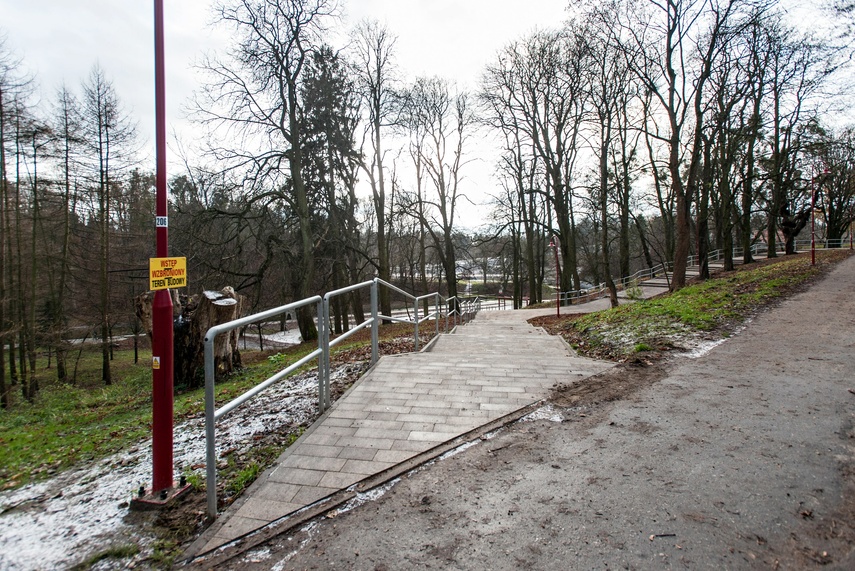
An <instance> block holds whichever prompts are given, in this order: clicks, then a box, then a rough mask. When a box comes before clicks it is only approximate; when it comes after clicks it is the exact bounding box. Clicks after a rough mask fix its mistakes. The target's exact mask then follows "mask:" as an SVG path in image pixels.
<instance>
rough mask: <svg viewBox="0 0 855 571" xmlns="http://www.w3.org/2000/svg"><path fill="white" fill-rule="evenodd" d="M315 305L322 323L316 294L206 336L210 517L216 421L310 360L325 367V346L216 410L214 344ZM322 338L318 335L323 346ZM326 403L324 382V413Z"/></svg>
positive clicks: (223, 325) (213, 508) (213, 499)
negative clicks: (236, 332)
mask: <svg viewBox="0 0 855 571" xmlns="http://www.w3.org/2000/svg"><path fill="white" fill-rule="evenodd" d="M312 304H315V305H316V306H317V316H318V321H319V322H320V321H321V319H320V318H321V316H322V315H323V300H322V299H321V297H320V296H318V295H316V296H314V297H310V298H308V299H304V300H300V301H296V302H294V303H289V304H287V305H283V306H280V307H276V308H273V309H268V310H267V311H262V312H260V313H256V314H253V315H249V316H247V317H242V318H240V319H235V320H233V321H229V322H227V323H221V324H220V325H214V326H213V327H211V328H210V329H208V331H207V333H205V343H204V345H205V444H206V450H205V471H206V478H207V484H206V487H207V496H208V497H207V500H208V514H209V515H210V516H212V517H216V516H217V449H216V448H217V446H216V427H215V424H216V421H217V420H219V419H221V418H223V417H224V416H226V415H227V414H229V413H230V412H231V411H233V410H234V409H236V408H237V407H239V406H240V405H242V404H243V403H245V402H246V401H248V400H249V399H251V398H252V397H254V396H255V395H257V394H258V393H260V392H261V391H263V390H264V389H266V388H267V387H269V386H270V385H272V384H273V383H275V382H276V381H278V380H280V379H282V378H283V377H285V376H287V375H289V374H290V373H292V372H294V371H296V370H297V369H298V368H300V367H302V366H303V365H305V364H306V363H308V362H309V361H311V360H312V359H314V358H316V357H317V358H318V367H319V368H320V367H322V360H323V359H322V358H323V351H322V347H320V346H319V347H318V349H316V350H314V351H312V352H311V353H309V354H308V355H306V356H305V357H303V358H302V359H300V360H299V361H297V362H296V363H293V364H291V365H290V366H288V367H286V368H285V369H283V370H282V371H279V372H278V373H276V374H275V375H273V376H271V377H269V378H268V379H266V380H264V381H262V382H261V383H259V384H258V385H256V386H255V387H253V388H252V389H250V390H248V391H247V392H245V393H243V394H242V395H240V396H239V397H237V398H235V399H233V400H231V401H230V402H228V403H227V404H225V405H223V406H222V407H220V408H219V409H217V410H214V405H215V404H216V402H215V400H214V380H215V376H216V369H215V366H216V363H215V362H214V342H215V340H216V338H217V335H220V334H221V333H226V332H229V331H232V330H233V329H236V328H238V327H242V326H244V325H249V324H250V323H255V322H256V321H263V320H267V319H271V318H273V317H277V316H279V315H282V314H283V313H286V312H289V311H293V310H296V309H299V308H301V307H305V306H307V305H312ZM320 337H321V336H320V335H318V338H319V343H320V342H321V341H320ZM322 407H323V400H322V393H321V388H320V379H319V383H318V408H319V409H321V410H323V408H322Z"/></svg>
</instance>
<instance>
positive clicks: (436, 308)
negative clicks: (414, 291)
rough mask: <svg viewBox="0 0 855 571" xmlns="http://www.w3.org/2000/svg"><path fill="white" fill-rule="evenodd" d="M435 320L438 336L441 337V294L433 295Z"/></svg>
mask: <svg viewBox="0 0 855 571" xmlns="http://www.w3.org/2000/svg"><path fill="white" fill-rule="evenodd" d="M433 308H434V319H435V320H436V336H437V337H438V336H439V316H440V315H442V312H441V311H440V309H439V294H438V293H435V294H433Z"/></svg>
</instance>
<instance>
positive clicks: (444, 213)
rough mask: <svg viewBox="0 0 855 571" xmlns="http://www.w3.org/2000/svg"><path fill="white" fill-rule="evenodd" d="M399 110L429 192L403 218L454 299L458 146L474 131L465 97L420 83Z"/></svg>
mask: <svg viewBox="0 0 855 571" xmlns="http://www.w3.org/2000/svg"><path fill="white" fill-rule="evenodd" d="M405 106H406V110H405V115H406V119H405V124H406V125H407V126H408V127H409V128H410V129H411V131H412V133H413V134H414V142H415V145H416V148H415V151H414V152H415V154H416V156H417V157H418V159H419V161H420V164H421V165H422V167H423V168H424V172H425V174H426V178H427V179H428V180H429V181H430V184H431V187H432V190H433V192H432V193H431V195H430V196H428V197H424V198H423V199H422V200H421V201H418V200H415V201H413V203H412V205H411V206H410V207H409V213H410V214H411V215H412V216H415V217H417V218H418V219H419V221H420V222H421V224H422V226H423V227H424V228H425V230H426V231H427V232H428V234H429V235H430V236H431V240H432V242H433V245H434V247H435V248H436V252H437V254H438V256H439V259H440V261H441V263H442V267H443V271H444V273H445V280H446V285H447V289H448V297H456V296H457V252H456V251H455V245H454V228H455V226H454V218H455V215H456V212H457V204H458V200H460V199H461V198H463V194H462V193H461V192H460V181H461V169H462V168H463V166H464V165H465V163H466V161H465V160H464V155H463V151H464V146H465V143H466V139H467V138H468V137H469V135H470V131H471V130H472V128H473V126H474V117H473V115H472V112H471V110H470V108H469V98H468V96H467V95H466V94H465V93H457V94H454V93H453V92H452V91H451V86H450V85H449V84H448V82H447V81H444V80H442V79H439V78H421V79H418V80H416V83H415V85H414V86H413V87H412V88H411V89H410V90H409V91H408V92H407V96H406V103H405ZM420 202H421V203H423V204H419V203H420ZM425 206H426V207H425Z"/></svg>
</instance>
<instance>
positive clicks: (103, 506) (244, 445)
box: [0, 371, 343, 571]
mask: <svg viewBox="0 0 855 571" xmlns="http://www.w3.org/2000/svg"><path fill="white" fill-rule="evenodd" d="M342 374H343V373H342V372H340V371H336V375H335V376H336V377H338V376H341V375H342ZM317 383H318V380H317V373H306V374H303V375H299V376H296V377H291V378H288V379H285V380H283V381H280V382H279V383H277V384H275V385H273V386H272V387H270V388H269V389H268V390H266V391H264V392H263V393H261V394H260V395H258V396H257V397H256V398H255V399H253V400H252V401H250V402H249V403H247V404H245V405H243V406H241V407H239V408H238V409H236V410H235V411H234V412H232V413H231V414H230V415H229V416H227V417H226V418H224V419H222V420H221V421H220V422H218V423H217V454H218V455H219V454H221V453H222V452H223V451H227V450H233V449H236V450H238V451H241V450H245V449H248V448H249V447H251V446H252V443H253V438H252V437H253V436H254V435H257V434H263V433H268V432H275V431H281V430H286V429H288V428H289V427H296V426H299V425H301V424H305V423H308V422H309V421H311V420H312V419H313V418H314V416H315V415H316V414H317V395H318V389H317ZM204 430H205V419H204V416H202V415H200V416H199V417H196V418H193V419H191V420H188V421H186V422H183V423H181V424H179V425H177V426H176V427H175V429H174V449H173V450H174V451H173V455H174V465H175V466H176V471H177V472H176V478H177V476H178V475H179V474H180V472H181V471H182V470H183V469H185V468H189V467H191V466H197V467H198V466H200V465H201V466H204V463H205V432H204ZM150 481H151V448H150V444H149V443H148V442H147V443H144V444H140V445H138V446H136V447H134V448H131V449H130V450H128V451H126V452H123V453H120V454H115V455H113V456H110V457H108V458H106V459H102V460H99V461H97V462H94V463H92V464H89V465H87V466H80V467H78V468H74V469H71V470H68V471H65V472H63V473H61V474H58V475H57V476H55V477H53V478H51V479H50V480H46V481H43V482H38V483H35V484H30V485H27V486H24V487H22V488H19V489H17V490H13V491H9V492H2V493H0V530H2V531H0V569H4V570H9V571H12V570H19V569H59V568H67V567H69V566H71V565H74V564H76V563H78V562H80V561H82V560H83V559H85V558H86V557H87V556H88V555H90V554H91V553H93V552H97V551H100V550H102V549H104V548H106V547H109V546H111V545H121V544H128V543H136V544H139V545H140V547H141V548H142V551H141V553H140V554H139V555H138V556H137V559H144V558H145V557H147V556H148V555H150V553H149V552H148V551H150V550H147V549H146V547H148V546H150V545H151V543H152V542H153V541H154V540H155V539H156V537H155V536H154V534H153V532H152V531H151V530H146V529H144V528H143V529H141V528H140V527H139V526H135V525H131V524H130V523H127V522H126V521H125V516H126V515H127V514H128V502H129V501H130V499H131V498H132V497H133V496H134V495H135V493H136V491H137V490H138V489H139V487H140V486H141V485H142V486H145V487H148V486H150Z"/></svg>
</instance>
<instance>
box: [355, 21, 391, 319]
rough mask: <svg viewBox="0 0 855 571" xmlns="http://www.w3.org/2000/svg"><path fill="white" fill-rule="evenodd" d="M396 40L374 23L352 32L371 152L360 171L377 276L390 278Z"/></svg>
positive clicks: (387, 304)
mask: <svg viewBox="0 0 855 571" xmlns="http://www.w3.org/2000/svg"><path fill="white" fill-rule="evenodd" d="M396 40H397V38H396V37H395V36H394V35H393V34H392V33H391V32H390V31H389V30H388V29H387V28H386V27H385V26H384V25H382V24H380V23H379V22H377V21H369V20H366V21H363V22H361V23H360V24H358V25H357V27H356V29H355V30H354V32H353V46H354V52H355V58H356V66H355V67H356V74H357V81H358V85H359V88H360V92H361V94H362V97H363V99H364V100H365V109H366V110H367V112H368V123H367V136H368V139H369V141H370V142H369V146H370V153H368V154H367V156H366V157H365V160H363V162H362V170H363V171H364V172H365V173H366V175H367V176H368V183H369V184H370V185H371V196H372V199H373V204H374V216H375V217H376V220H377V228H376V231H377V277H379V278H380V279H381V280H385V281H387V282H388V281H389V280H390V279H391V266H390V264H389V243H388V229H389V227H390V221H389V216H388V215H387V211H388V206H387V204H386V203H387V197H386V173H385V170H384V166H383V161H384V160H385V151H384V149H383V132H384V131H385V130H386V129H388V128H389V127H391V126H393V125H394V124H395V116H396V106H397V105H396V97H395V86H396V81H395V75H394V74H395V67H394V49H395V42H396ZM389 293H390V292H389V290H388V289H387V288H381V289H380V300H379V301H380V312H381V313H382V314H383V315H391V314H392V306H391V299H390V297H389Z"/></svg>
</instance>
